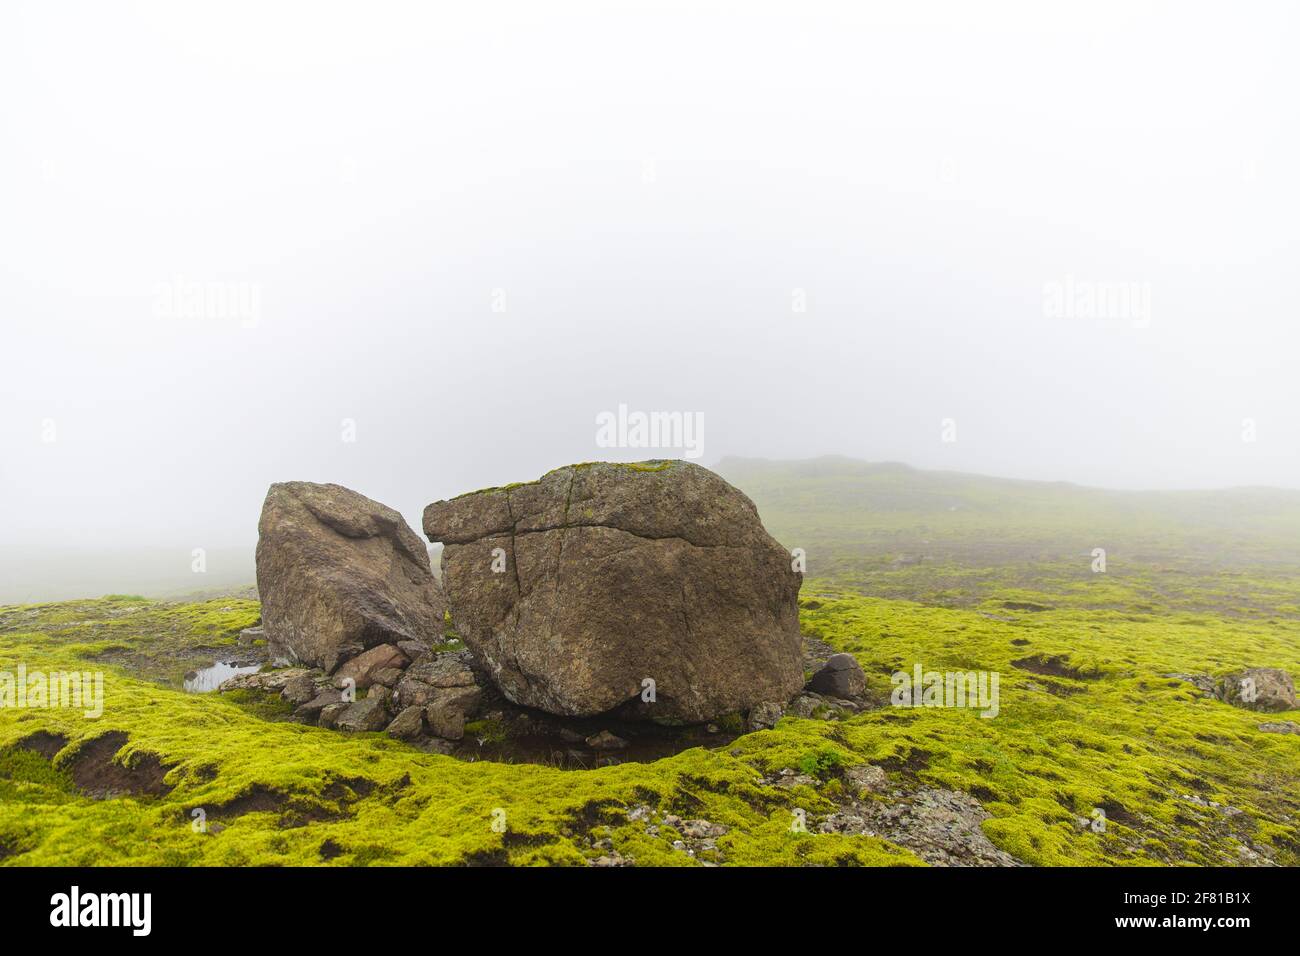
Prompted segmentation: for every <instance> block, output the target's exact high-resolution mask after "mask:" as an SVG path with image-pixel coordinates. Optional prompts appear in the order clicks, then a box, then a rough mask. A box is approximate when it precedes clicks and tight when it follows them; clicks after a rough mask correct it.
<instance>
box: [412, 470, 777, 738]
mask: <svg viewBox="0 0 1300 956" xmlns="http://www.w3.org/2000/svg"><path fill="white" fill-rule="evenodd" d="M424 530H425V534H426V535H428V537H429V539H430V540H431V541H436V542H441V543H442V544H443V545H444V546H445V547H444V549H443V552H442V578H443V581H444V583H445V588H446V593H447V600H448V604H449V606H450V609H451V615H452V622H453V624H454V625H455V628H456V631H457V633H458V634H459V635H460V636H461V637H462V638H463V639H464V641H465V644H466V645H467V646H468V647H469V649H470V650H471V651H473V653H474V655H475V657H476V658H477V659H478V660H479V661H481V662H482V664H483V665H484V666H485V667H486V668H487V670H488V672H489V674H490V675H491V676H492V678H493V679H494V680H495V681H496V683H497V685H498V686H499V687H500V689H501V691H502V693H504V694H505V695H506V697H508V698H509V699H510V700H512V701H514V702H516V703H518V704H523V705H526V706H530V707H537V708H539V709H541V710H545V711H549V712H550V713H553V714H560V715H566V716H590V715H594V714H601V713H605V712H607V711H611V710H616V709H617V710H618V711H619V713H620V715H621V716H625V717H627V718H633V719H656V720H664V721H670V722H691V721H704V720H707V719H709V718H711V717H716V716H718V715H721V714H728V713H733V712H735V711H740V710H748V709H749V708H750V707H751V706H753V705H755V704H757V703H759V702H762V701H772V700H780V701H786V700H789V699H790V698H791V697H792V696H793V695H794V694H795V693H796V692H797V691H798V690H799V688H800V686H801V685H802V683H803V671H802V662H801V656H800V644H801V639H800V635H799V622H798V611H797V606H796V602H797V599H798V594H799V586H800V584H801V582H802V576H801V575H800V574H798V573H797V572H795V571H794V570H792V567H791V558H790V555H789V553H788V552H787V551H786V550H785V549H784V548H782V547H781V545H779V544H778V543H777V542H776V541H775V540H773V539H772V537H771V536H770V535H768V533H767V532H766V531H765V530H764V528H763V525H762V523H761V522H760V521H759V517H758V511H757V509H755V507H754V505H753V503H752V502H751V501H750V500H749V499H748V498H746V497H745V496H744V495H743V494H741V493H740V492H739V491H737V490H736V489H735V488H733V487H732V486H731V485H729V484H727V482H725V481H723V480H722V479H721V478H719V477H718V476H717V475H715V474H714V473H713V472H711V471H708V470H707V469H705V468H701V467H699V466H698V465H693V464H690V463H688V462H682V461H671V462H668V461H665V462H646V463H641V464H635V465H620V464H610V463H604V462H597V463H592V464H585V465H572V466H569V467H567V468H560V469H557V470H556V471H552V472H549V473H548V474H546V475H544V476H543V477H542V478H541V479H539V480H537V481H534V482H529V483H527V484H522V485H512V486H509V487H506V488H493V489H488V490H486V491H479V492H474V493H472V494H468V495H462V496H461V497H459V498H455V499H453V500H451V501H439V502H435V503H434V504H431V505H429V506H428V508H426V509H425V512H424ZM647 678H648V679H649V680H651V681H653V682H654V683H653V685H651V684H648V683H646V682H645V681H646V679H647ZM651 689H653V695H654V701H653V702H648V701H646V700H643V696H644V697H649V696H650V691H651Z"/></svg>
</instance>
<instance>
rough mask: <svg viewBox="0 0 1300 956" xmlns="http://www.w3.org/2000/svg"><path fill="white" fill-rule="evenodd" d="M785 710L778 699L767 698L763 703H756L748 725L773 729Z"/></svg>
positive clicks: (752, 728)
mask: <svg viewBox="0 0 1300 956" xmlns="http://www.w3.org/2000/svg"><path fill="white" fill-rule="evenodd" d="M784 712H785V710H784V708H783V707H782V706H781V704H780V703H779V702H778V701H774V700H767V701H764V702H763V703H761V704H756V705H754V708H753V710H751V711H750V712H749V720H748V727H749V729H750V730H751V731H754V730H771V729H772V728H773V727H775V726H776V722H777V721H778V720H780V719H781V717H782V715H783V714H784Z"/></svg>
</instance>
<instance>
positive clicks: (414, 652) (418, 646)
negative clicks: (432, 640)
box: [397, 641, 430, 661]
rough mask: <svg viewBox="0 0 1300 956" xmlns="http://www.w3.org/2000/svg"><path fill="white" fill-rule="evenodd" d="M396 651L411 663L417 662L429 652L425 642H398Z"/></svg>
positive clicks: (427, 644)
mask: <svg viewBox="0 0 1300 956" xmlns="http://www.w3.org/2000/svg"><path fill="white" fill-rule="evenodd" d="M397 649H398V650H399V651H401V652H402V653H403V654H405V655H406V656H407V657H409V658H410V659H411V660H413V661H418V660H419V659H420V658H421V657H423V656H424V655H425V654H427V653H429V651H430V647H429V643H428V642H427V641H398V642H397Z"/></svg>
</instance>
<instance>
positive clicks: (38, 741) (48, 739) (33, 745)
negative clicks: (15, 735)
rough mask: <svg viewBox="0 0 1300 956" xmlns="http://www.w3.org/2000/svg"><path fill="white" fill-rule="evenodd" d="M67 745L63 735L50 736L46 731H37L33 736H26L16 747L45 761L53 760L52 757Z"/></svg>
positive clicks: (66, 739)
mask: <svg viewBox="0 0 1300 956" xmlns="http://www.w3.org/2000/svg"><path fill="white" fill-rule="evenodd" d="M67 745H68V738H67V737H65V736H63V734H52V733H50V732H49V731H46V730H38V731H36V733H34V734H28V735H27V736H26V737H24V738H23V739H22V740H20V741H18V743H17V745H16V746H18V747H20V748H21V749H23V750H30V751H31V752H32V753H38V754H40V755H41V756H42V757H44V758H45V759H46V760H53V759H54V755H55V754H57V753H58V752H59V751H60V750H62V749H63V748H64V747H66V746H67Z"/></svg>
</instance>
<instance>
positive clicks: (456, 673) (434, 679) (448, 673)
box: [394, 651, 483, 716]
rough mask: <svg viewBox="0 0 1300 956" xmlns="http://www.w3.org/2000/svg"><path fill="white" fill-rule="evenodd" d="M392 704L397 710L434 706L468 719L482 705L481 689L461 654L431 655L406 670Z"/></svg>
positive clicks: (465, 657) (396, 687) (466, 656)
mask: <svg viewBox="0 0 1300 956" xmlns="http://www.w3.org/2000/svg"><path fill="white" fill-rule="evenodd" d="M394 700H395V702H396V705H397V706H398V707H427V706H430V705H433V704H438V705H441V706H447V707H451V708H454V709H456V710H459V711H460V712H461V713H462V714H464V715H466V716H472V715H473V714H475V713H477V712H478V709H479V707H480V705H481V704H482V701H483V689H482V688H481V687H480V686H479V685H478V682H477V679H476V678H475V676H474V672H473V670H472V669H471V668H470V667H469V663H468V655H467V654H465V653H464V652H463V651H462V652H457V653H453V654H434V655H430V656H427V657H424V658H422V659H421V660H419V661H417V662H416V663H414V664H412V665H411V666H410V667H408V668H407V669H406V671H405V672H404V673H403V674H402V678H401V680H399V681H398V682H397V684H396V686H395V687H394Z"/></svg>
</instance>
